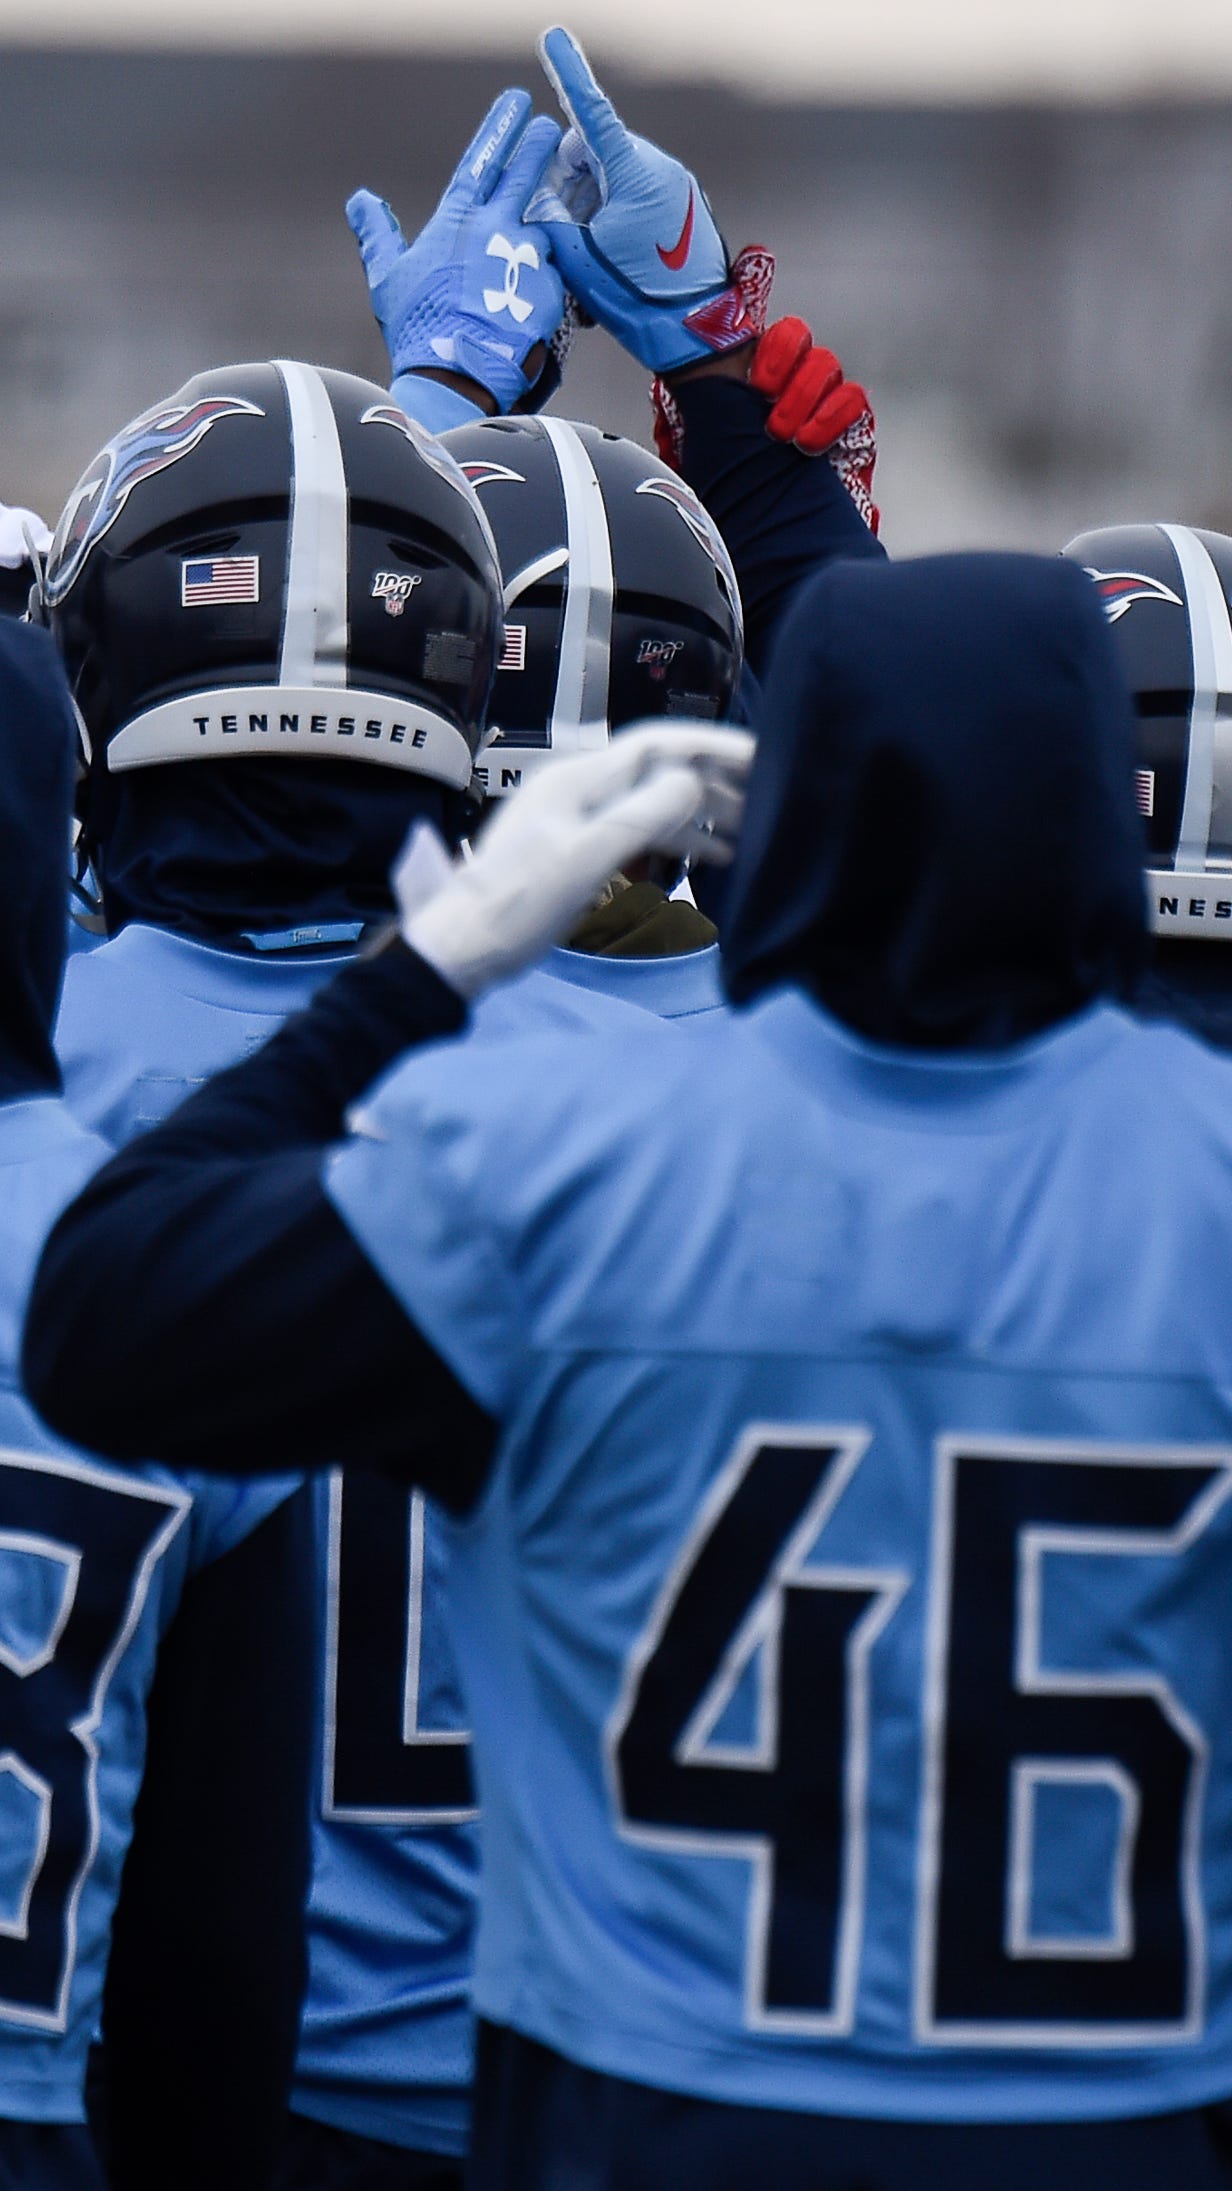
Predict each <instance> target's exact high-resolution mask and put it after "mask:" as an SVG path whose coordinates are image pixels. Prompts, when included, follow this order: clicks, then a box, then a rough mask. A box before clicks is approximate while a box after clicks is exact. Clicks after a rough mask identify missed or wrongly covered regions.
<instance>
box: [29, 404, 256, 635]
mask: <svg viewBox="0 0 1232 2191" xmlns="http://www.w3.org/2000/svg"><path fill="white" fill-rule="evenodd" d="M245 416H247V417H250V418H264V417H265V413H264V411H263V410H261V408H260V406H259V405H258V404H256V403H249V402H247V401H246V400H245V398H244V397H243V396H203V397H202V398H201V401H200V402H199V403H157V404H155V406H154V408H153V410H152V411H145V412H143V414H142V416H141V417H140V418H136V419H134V420H133V423H132V425H131V426H126V427H125V428H124V429H123V431H122V432H121V433H118V434H116V435H115V436H114V437H113V439H112V440H110V441H109V442H108V443H107V446H106V448H105V449H103V450H100V452H99V454H98V456H96V457H95V459H94V462H93V463H92V464H91V465H90V467H89V469H88V471H86V472H85V473H83V475H82V477H81V478H80V479H79V480H78V482H77V485H76V487H75V488H74V489H73V492H72V494H71V495H70V496H69V498H68V501H67V502H66V503H65V505H64V509H63V512H62V514H61V517H60V522H59V524H58V525H57V527H56V537H55V539H54V540H53V541H52V543H51V552H50V554H49V555H48V558H47V571H46V577H45V580H44V598H45V599H46V601H47V602H48V604H49V606H50V607H52V608H54V607H55V605H56V603H57V601H62V600H63V598H64V596H65V594H66V593H67V592H68V589H69V587H70V586H71V585H72V583H73V580H74V579H75V578H76V576H77V573H78V572H79V570H80V569H81V566H82V564H83V563H84V562H85V559H86V557H87V556H88V554H89V553H90V550H91V548H93V547H96V546H97V544H98V542H99V541H100V540H101V539H102V538H103V535H104V533H107V532H110V530H111V527H112V526H113V525H114V524H115V521H116V519H117V517H118V516H119V514H120V512H121V510H122V509H123V508H124V505H125V503H126V502H127V501H128V498H129V496H130V494H131V493H132V491H133V489H134V487H139V486H140V485H141V482H142V480H143V479H152V478H153V477H154V474H155V473H156V472H165V471H167V470H168V469H169V468H170V466H171V465H172V464H178V463H179V461H180V458H181V457H185V456H187V455H188V453H189V451H190V450H192V449H195V448H196V446H197V444H198V442H199V441H203V440H204V439H205V436H206V435H207V434H208V433H209V431H210V428H211V427H212V426H217V424H218V421H219V419H220V418H241V417H245Z"/></svg>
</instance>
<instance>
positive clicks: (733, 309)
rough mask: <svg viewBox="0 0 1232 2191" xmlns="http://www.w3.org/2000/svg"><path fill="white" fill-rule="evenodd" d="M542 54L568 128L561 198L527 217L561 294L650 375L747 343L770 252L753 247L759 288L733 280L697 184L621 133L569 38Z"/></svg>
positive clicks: (555, 34) (547, 40)
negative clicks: (545, 244)
mask: <svg viewBox="0 0 1232 2191" xmlns="http://www.w3.org/2000/svg"><path fill="white" fill-rule="evenodd" d="M539 52H540V57H541V59H542V61H543V66H544V69H545V70H546V72H547V75H548V77H549V79H550V80H551V83H552V85H553V88H554V89H555V91H556V94H557V97H558V98H559V100H560V103H561V105H562V107H563V108H564V110H565V112H566V114H567V115H568V116H569V120H570V122H571V124H572V127H571V128H570V129H568V130H567V131H566V132H565V135H564V137H563V139H562V141H561V147H560V155H559V161H558V171H559V172H560V173H562V174H563V175H565V176H566V177H567V178H568V188H563V187H562V188H559V189H557V190H552V189H549V190H547V191H545V192H544V193H543V195H542V196H541V198H540V199H539V200H537V201H536V203H535V206H534V211H535V214H536V215H537V217H538V218H540V219H541V220H543V221H544V222H545V223H547V224H548V226H549V229H550V233H551V238H552V252H553V256H554V257H555V260H556V263H557V265H558V266H559V268H560V270H561V273H562V274H563V276H564V280H565V286H566V288H567V289H569V290H570V291H571V292H572V294H573V295H574V296H575V297H576V298H577V300H578V302H579V304H581V305H582V306H583V308H584V309H585V311H587V312H588V313H589V314H590V315H591V317H592V318H593V319H595V320H597V321H598V322H599V325H600V326H601V327H606V328H607V330H608V332H609V334H612V335H615V337H616V339H617V341H618V342H620V343H622V344H623V346H624V348H625V349H626V350H629V351H631V352H632V354H633V356H634V357H635V358H639V359H640V360H641V362H642V364H643V365H647V366H649V367H650V368H651V370H652V371H653V372H656V373H670V372H674V371H675V370H676V369H677V367H679V366H682V365H692V364H696V363H697V361H698V360H699V359H702V358H709V357H714V356H715V355H716V353H718V352H720V351H723V350H734V349H736V348H738V347H739V345H740V344H741V343H744V342H750V341H752V339H753V338H754V336H756V335H758V334H760V332H761V329H762V328H763V327H764V326H765V323H766V322H765V296H766V294H768V292H769V287H770V276H771V275H772V273H773V270H774V261H773V259H772V258H771V257H770V254H769V252H765V251H761V250H760V248H759V247H758V250H757V257H758V260H759V269H758V279H757V281H756V282H748V281H741V280H740V279H739V278H738V277H737V273H736V270H735V269H734V268H733V267H732V266H731V265H730V264H729V261H728V257H727V247H726V245H725V244H724V242H723V238H722V237H721V235H720V234H719V231H718V228H717V226H716V224H715V219H714V215H713V214H712V212H711V210H710V207H709V205H708V204H707V202H706V197H705V193H704V192H703V190H702V187H701V184H700V183H699V182H698V181H697V178H696V176H694V175H691V174H690V173H689V170H688V169H687V168H686V167H682V166H681V164H680V161H679V160H674V159H672V158H671V156H670V154H668V153H666V152H663V151H661V150H660V149H659V147H658V145H653V144H651V143H650V142H649V140H648V139H647V138H645V137H637V136H635V135H634V133H633V131H632V130H630V129H626V127H625V125H624V123H623V122H622V121H621V119H620V116H619V115H618V114H617V112H616V109H615V107H614V106H613V105H612V102H611V100H610V99H609V98H607V96H606V95H605V93H604V92H603V91H601V90H600V87H599V85H598V84H597V83H596V81H595V77H594V74H593V72H592V70H591V67H590V63H589V62H588V61H587V59H586V56H585V54H584V53H583V51H582V48H581V47H580V45H579V44H578V42H577V40H576V38H574V37H573V36H572V35H571V34H570V32H569V31H567V30H564V29H562V28H560V27H559V26H558V27H557V28H555V29H553V30H549V31H546V32H545V33H544V35H543V37H542V39H541V40H540V42H539ZM587 174H588V175H589V178H590V181H591V188H590V190H589V192H587V191H586V190H585V188H584V187H582V181H583V178H584V177H585V176H586V175H587ZM596 201H597V203H596ZM592 208H593V209H592ZM583 212H585V218H582V217H581V216H582V214H583ZM742 256H743V257H745V258H747V257H748V254H742ZM759 308H760V317H759V316H758V313H759Z"/></svg>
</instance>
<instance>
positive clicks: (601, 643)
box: [540, 418, 616, 753]
mask: <svg viewBox="0 0 1232 2191" xmlns="http://www.w3.org/2000/svg"><path fill="white" fill-rule="evenodd" d="M540 424H541V425H542V427H543V430H544V432H545V433H546V435H547V437H548V439H549V441H550V442H551V444H552V447H553V449H554V450H555V452H556V462H557V465H558V467H559V470H560V483H561V487H562V489H563V491H564V497H565V524H566V527H567V530H568V538H569V564H568V568H567V570H566V572H565V615H564V625H563V628H562V630H561V635H560V667H559V669H558V671H557V675H556V694H555V699H554V702H553V707H552V726H551V748H552V751H553V752H554V753H570V752H573V753H577V752H582V751H585V750H587V749H588V748H592V747H595V746H603V745H606V744H607V740H608V689H609V678H610V670H611V659H612V601H613V596H614V593H615V589H616V580H615V574H614V572H613V569H612V538H611V534H610V532H609V531H608V523H607V505H606V504H605V502H604V499H603V489H602V487H601V486H600V485H599V481H598V478H597V476H596V473H595V468H594V465H593V464H592V463H591V461H590V458H589V456H588V455H587V453H586V444H585V443H584V441H583V440H582V437H581V435H580V434H579V433H578V432H577V431H576V430H575V428H574V427H572V426H570V425H569V423H568V421H567V420H565V419H563V418H545V419H542V420H541V421H540Z"/></svg>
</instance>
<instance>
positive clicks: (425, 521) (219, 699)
mask: <svg viewBox="0 0 1232 2191" xmlns="http://www.w3.org/2000/svg"><path fill="white" fill-rule="evenodd" d="M44 599H45V605H46V609H45V613H46V615H47V620H48V622H49V623H50V625H51V627H52V630H53V632H54V633H55V635H56V637H57V639H58V641H59V644H60V647H61V650H62V652H63V654H64V657H65V660H66V663H67V666H68V669H69V674H70V678H71V680H72V683H73V687H74V692H75V695H76V699H77V703H78V707H79V709H80V712H81V716H82V719H83V722H84V726H85V734H86V752H87V756H88V757H89V758H90V759H91V761H92V765H93V766H95V767H97V766H98V765H99V764H100V761H101V762H103V763H104V764H105V766H106V768H107V769H108V770H109V771H115V772H118V771H122V770H126V769H133V768H145V767H151V766H155V765H158V764H162V763H165V762H178V761H189V760H194V759H198V758H205V757H218V756H234V755H239V754H253V753H262V754H270V753H274V754H278V755H283V754H298V755H305V756H313V755H317V756H326V757H329V758H331V759H335V760H337V759H342V758H346V759H348V760H362V761H368V762H375V763H378V764H379V765H381V766H384V767H388V768H398V769H405V770H409V771H412V772H414V773H417V774H419V775H424V776H429V777H432V778H435V779H436V780H437V781H439V782H441V783H444V784H448V785H451V786H454V787H456V788H458V789H464V788H465V787H466V786H467V784H468V783H469V781H470V777H471V771H472V765H473V760H474V756H475V753H476V752H477V750H478V748H479V745H480V742H481V737H482V725H483V719H484V711H485V706H486V702H487V697H488V692H489V689H490V686H491V681H492V674H493V669H494V665H495V662H496V657H497V654H498V651H499V645H500V632H501V600H500V581H499V571H498V563H497V556H496V549H495V544H494V542H493V539H492V535H491V530H490V528H489V526H488V522H487V519H486V517H485V516H484V513H483V509H482V506H481V504H480V503H479V500H478V498H477V496H476V495H475V494H474V492H473V490H472V489H471V487H470V485H469V484H468V482H467V480H466V479H465V478H464V477H463V475H462V473H461V472H460V471H459V469H458V467H457V465H456V464H455V463H454V462H453V461H452V459H451V458H450V457H449V456H448V455H447V454H446V453H445V452H443V451H442V449H441V448H440V446H439V444H438V443H436V442H434V441H433V440H432V439H431V438H430V437H429V436H428V435H427V434H425V433H424V432H423V431H422V429H421V428H419V427H418V426H416V425H414V424H413V422H412V421H411V420H409V419H408V418H407V417H406V416H405V415H404V413H403V412H402V411H400V410H399V409H398V408H397V407H396V406H395V405H392V404H391V403H390V402H389V398H388V396H387V395H386V393H385V391H384V390H383V389H381V388H378V387H377V386H376V385H375V384H374V383H372V382H369V381H363V380H358V379H355V378H354V377H352V376H351V375H350V374H346V373H337V372H333V371H329V370H325V369H320V368H317V367H315V366H311V365H302V364H297V363H295V362H293V361H290V360H285V359H280V360H276V361H275V362H273V363H271V364H257V365H238V366H228V367H224V368H222V369H220V370H218V371H213V372H207V373H201V374H199V375H198V376H197V377H196V379H194V380H191V381H189V382H188V383H187V384H186V385H185V387H183V388H182V389H180V390H179V391H178V392H177V394H175V395H174V396H171V397H169V398H167V400H166V401H165V402H162V403H158V404H155V405H153V406H152V407H151V408H150V409H149V410H147V411H145V412H143V413H142V415H141V417H140V418H137V419H135V420H133V421H132V423H131V424H130V425H128V426H126V427H124V428H123V429H122V431H121V432H119V433H118V434H116V435H114V436H113V438H112V439H111V440H110V441H109V442H108V443H107V445H106V447H105V448H104V449H102V450H100V452H99V454H98V456H97V457H96V458H95V459H94V461H93V463H92V464H90V465H89V466H87V468H86V471H85V472H84V473H83V475H82V478H81V480H80V481H79V483H78V485H77V487H76V488H75V489H74V491H73V493H72V495H71V496H70V497H69V500H68V502H67V504H66V506H65V509H64V512H63V514H62V516H61V518H60V522H59V525H58V527H57V530H56V535H55V539H54V541H53V543H52V548H51V552H50V556H49V558H48V564H47V571H46V577H45V584H44Z"/></svg>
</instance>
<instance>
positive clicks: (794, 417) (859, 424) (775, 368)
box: [749, 319, 881, 533]
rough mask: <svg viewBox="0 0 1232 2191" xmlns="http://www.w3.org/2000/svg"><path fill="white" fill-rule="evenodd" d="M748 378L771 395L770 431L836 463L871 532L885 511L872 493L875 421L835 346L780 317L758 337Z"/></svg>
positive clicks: (800, 322)
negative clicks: (824, 345)
mask: <svg viewBox="0 0 1232 2191" xmlns="http://www.w3.org/2000/svg"><path fill="white" fill-rule="evenodd" d="M749 385H750V387H753V388H756V389H759V390H760V392H761V394H762V395H764V396H769V397H770V398H771V399H772V400H771V406H770V413H769V416H768V417H767V419H766V432H767V433H768V434H769V435H770V436H771V438H772V439H773V440H775V441H790V442H791V443H792V445H793V447H795V448H797V449H800V450H802V451H803V453H804V455H805V456H824V457H827V458H828V459H829V461H830V463H831V464H832V465H833V467H834V469H835V471H836V472H837V473H838V475H839V478H840V479H841V480H842V482H843V485H844V486H845V487H846V489H847V492H848V494H849V495H850V496H851V499H852V501H853V502H854V503H855V505H856V508H857V509H858V511H859V512H860V515H861V517H862V518H863V519H864V522H865V524H866V525H867V526H868V528H869V530H870V532H873V533H875V532H876V531H877V527H878V525H879V524H880V521H881V513H880V511H879V510H878V508H877V506H876V504H875V503H874V501H873V471H874V468H875V466H876V463H877V424H876V420H875V419H874V417H873V407H872V405H871V403H870V402H869V400H868V396H867V394H866V392H865V390H864V389H863V388H861V386H860V384H859V382H858V381H854V380H847V379H845V378H844V374H843V368H842V366H841V365H840V364H839V361H838V359H837V358H836V357H835V355H834V352H833V350H826V349H823V348H822V347H821V345H820V344H817V343H815V342H814V341H813V337H812V334H811V333H810V331H809V329H808V327H807V326H806V325H805V323H804V321H803V320H800V319H781V320H776V321H775V323H774V325H773V327H769V328H767V330H766V332H765V334H764V335H763V336H762V338H761V340H760V342H759V343H758V345H757V349H756V351H755V352H754V355H753V362H752V365H751V366H750V368H749Z"/></svg>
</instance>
